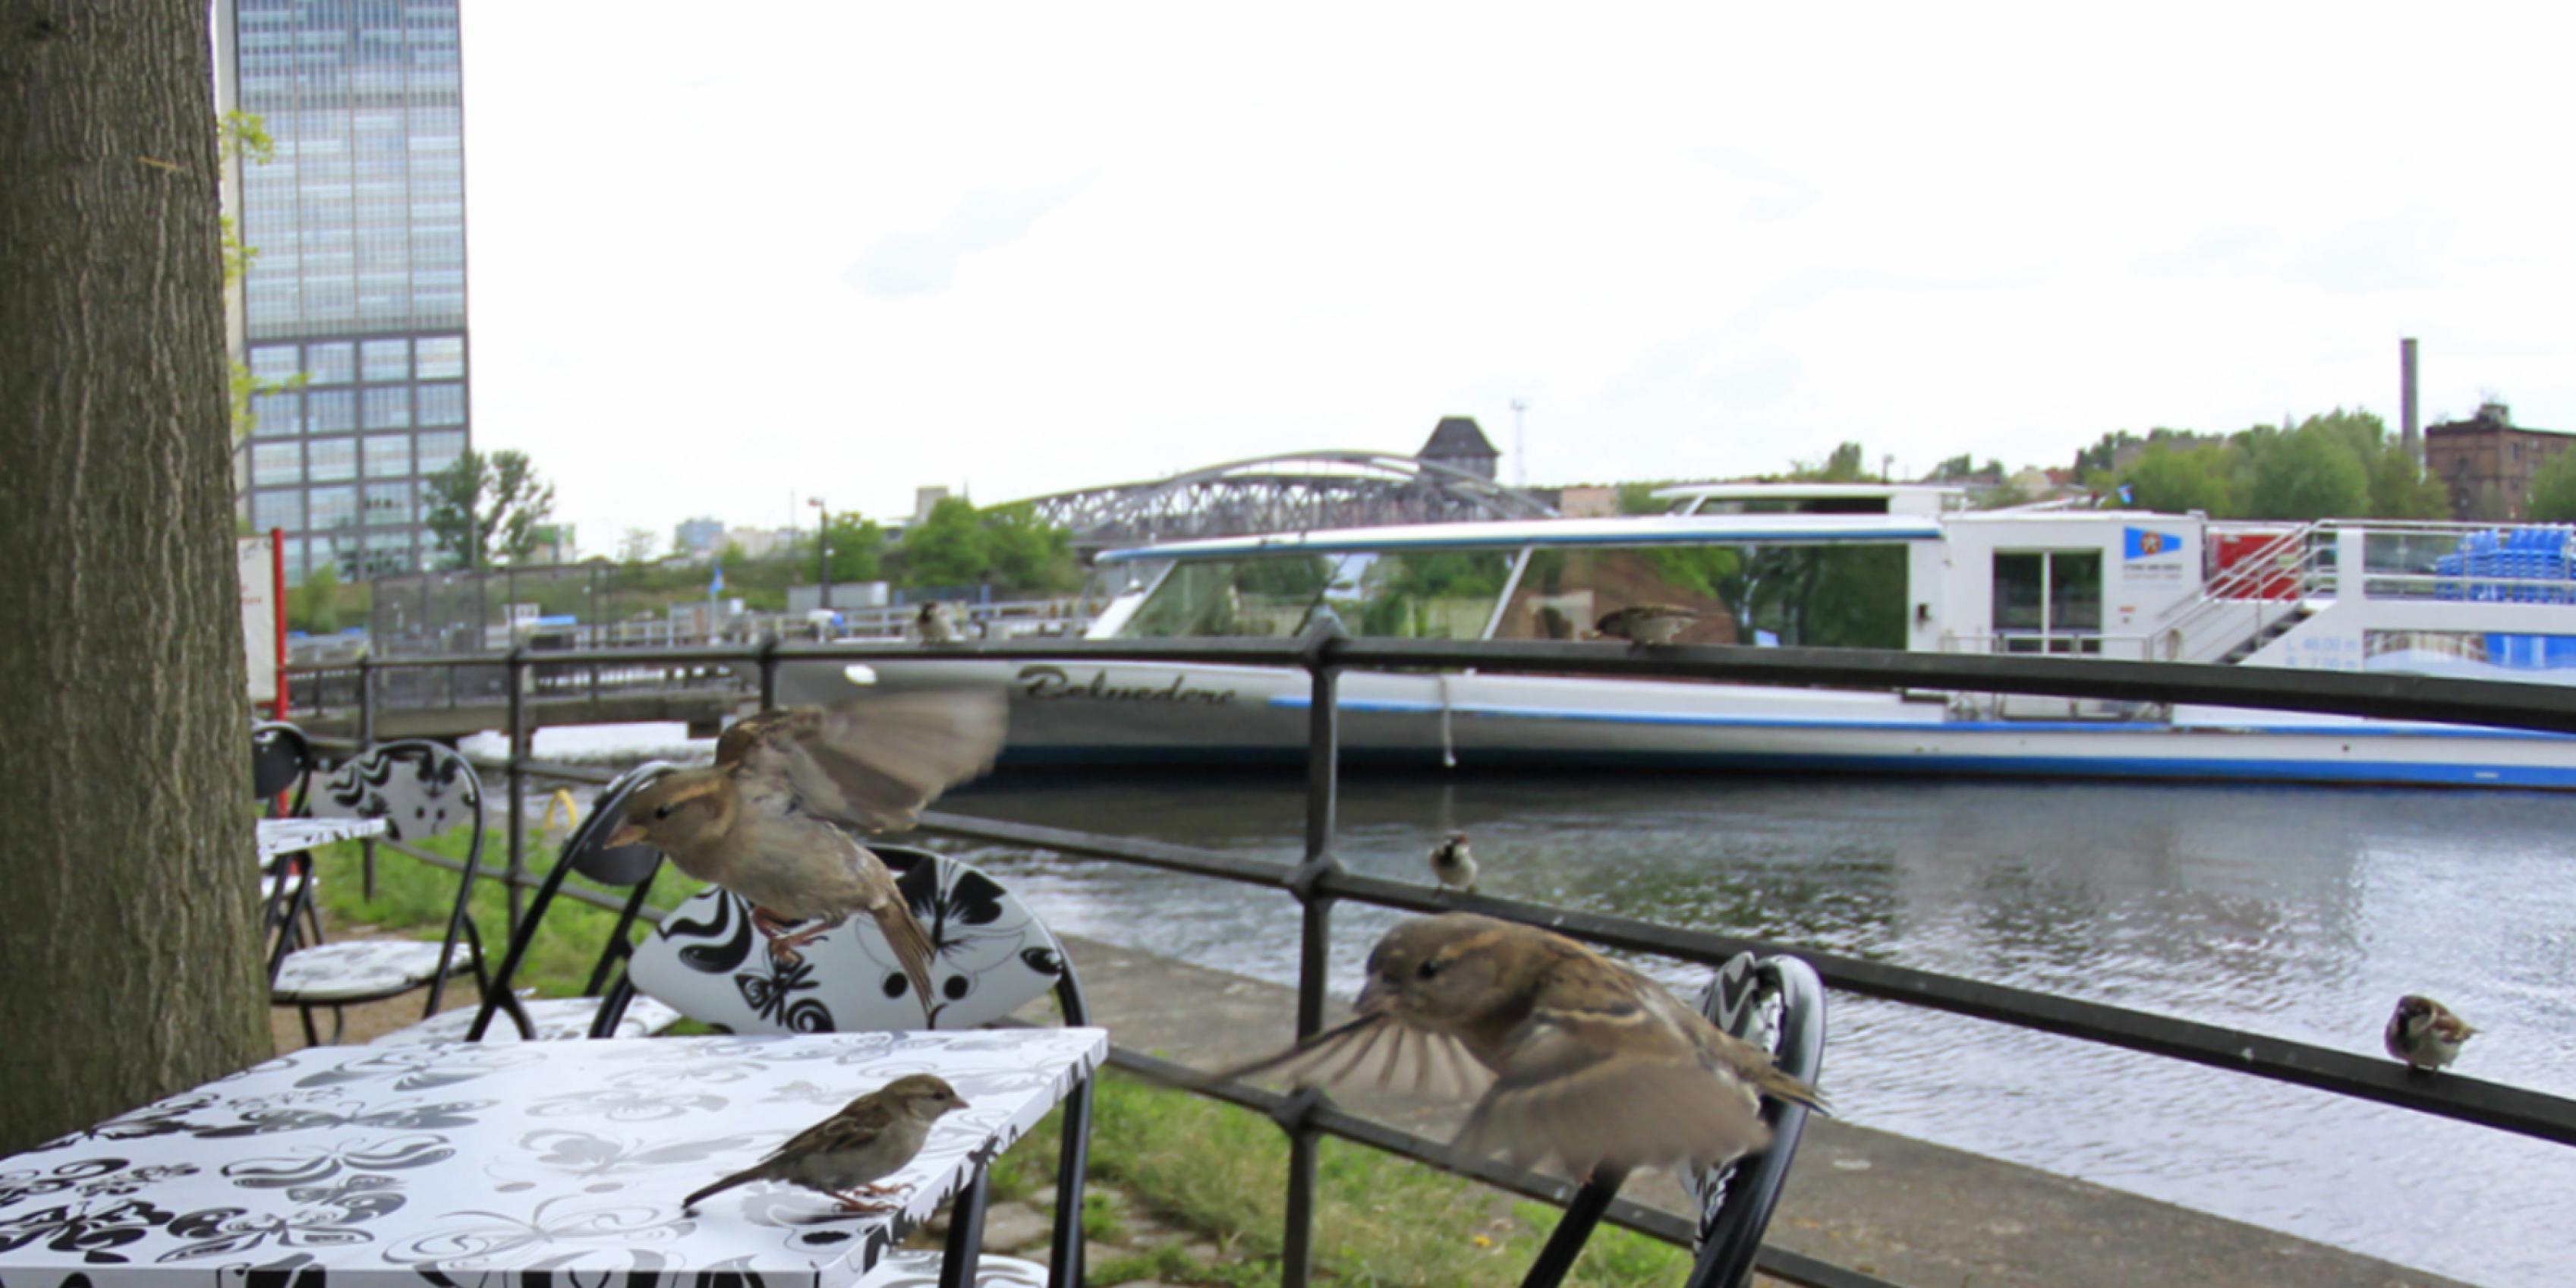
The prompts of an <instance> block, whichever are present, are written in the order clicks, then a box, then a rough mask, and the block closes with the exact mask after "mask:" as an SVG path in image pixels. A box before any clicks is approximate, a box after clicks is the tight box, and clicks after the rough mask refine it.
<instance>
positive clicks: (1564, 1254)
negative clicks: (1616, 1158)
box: [1521, 1172, 1628, 1288]
mask: <svg viewBox="0 0 2576 1288" xmlns="http://www.w3.org/2000/svg"><path fill="white" fill-rule="evenodd" d="M1627 1179H1628V1174H1627V1173H1626V1172H1607V1173H1602V1174H1599V1175H1597V1176H1596V1177H1595V1179H1593V1180H1591V1181H1589V1182H1586V1183H1585V1185H1584V1186H1583V1188H1582V1189H1579V1190H1576V1191H1575V1192H1574V1198H1573V1199H1572V1201H1570V1202H1568V1203H1567V1204H1566V1205H1565V1218H1564V1219H1563V1220H1561V1221H1558V1222H1557V1223H1556V1233H1554V1234H1551V1235H1549V1236H1548V1237H1547V1246H1546V1247H1544V1248H1541V1249H1539V1251H1538V1260H1536V1261H1533V1262H1531V1263H1530V1268H1529V1276H1528V1277H1527V1278H1525V1279H1523V1280H1521V1288H1556V1285H1558V1284H1561V1283H1563V1282H1565V1276H1566V1273H1567V1272H1568V1271H1570V1270H1572V1269H1574V1259H1575V1258H1576V1257H1579V1256H1581V1255H1583V1244H1584V1242H1585V1241H1586V1240H1588V1239H1590V1238H1591V1237H1592V1228H1593V1227H1594V1226H1597V1225H1599V1224H1601V1215H1602V1214H1603V1213H1605V1212H1607V1211H1609V1210H1610V1200H1612V1199H1614V1198H1617V1197H1618V1196H1619V1186H1620V1184H1621V1183H1623V1182H1625V1181H1626V1180H1627Z"/></svg>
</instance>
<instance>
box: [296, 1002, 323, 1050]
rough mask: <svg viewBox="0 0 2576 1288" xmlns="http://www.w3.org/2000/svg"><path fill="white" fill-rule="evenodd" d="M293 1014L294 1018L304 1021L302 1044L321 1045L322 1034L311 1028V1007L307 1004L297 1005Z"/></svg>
mask: <svg viewBox="0 0 2576 1288" xmlns="http://www.w3.org/2000/svg"><path fill="white" fill-rule="evenodd" d="M295 1015H296V1018H298V1019H301V1020H303V1021H304V1045H306V1046H320V1045H322V1035H321V1034H319V1033H317V1032H314V1030H313V1008H312V1007H309V1006H298V1007H296V1008H295Z"/></svg>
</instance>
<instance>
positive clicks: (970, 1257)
mask: <svg viewBox="0 0 2576 1288" xmlns="http://www.w3.org/2000/svg"><path fill="white" fill-rule="evenodd" d="M983 1253H984V1168H983V1167H982V1166H981V1165H978V1166H977V1167H976V1168H975V1175H974V1177H973V1179H971V1180H969V1181H967V1182H966V1184H965V1185H963V1186H961V1187H959V1189H958V1191H957V1197H955V1198H953V1199H951V1200H949V1206H948V1247H947V1249H946V1250H945V1251H944V1252H942V1253H941V1254H940V1256H939V1288H973V1285H974V1283H975V1261H976V1259H977V1258H978V1257H981V1256H982V1255H983Z"/></svg>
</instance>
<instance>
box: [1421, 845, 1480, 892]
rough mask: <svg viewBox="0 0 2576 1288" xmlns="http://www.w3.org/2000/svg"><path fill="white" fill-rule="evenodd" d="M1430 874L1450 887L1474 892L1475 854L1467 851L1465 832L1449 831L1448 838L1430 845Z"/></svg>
mask: <svg viewBox="0 0 2576 1288" xmlns="http://www.w3.org/2000/svg"><path fill="white" fill-rule="evenodd" d="M1431 876H1432V879H1433V880H1436V881H1438V882H1439V883H1440V884H1441V885H1443V886H1446V887H1448V888H1450V889H1453V890H1457V891H1460V892H1462V893H1465V894H1474V893H1475V892H1476V856H1475V855H1473V854H1471V853H1469V852H1468V851H1467V834H1466V833H1464V832H1451V833H1450V834H1449V839H1447V840H1445V841H1442V842H1441V843H1440V844H1438V845H1435V846H1432V847H1431Z"/></svg>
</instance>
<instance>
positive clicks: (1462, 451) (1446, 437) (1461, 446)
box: [1413, 416, 1503, 479]
mask: <svg viewBox="0 0 2576 1288" xmlns="http://www.w3.org/2000/svg"><path fill="white" fill-rule="evenodd" d="M1413 456H1414V459H1416V460H1423V461H1429V462H1431V463H1432V464H1435V465H1446V466H1448V467H1449V468H1451V469H1453V470H1464V471H1466V472H1467V473H1469V474H1473V475H1475V476H1477V477H1478V478H1486V479H1490V478H1492V477H1494V463H1495V462H1496V461H1499V460H1501V459H1503V454H1502V453H1501V452H1498V451H1495V450H1494V445H1493V443H1492V442H1491V441H1490V440H1488V439H1487V438H1486V437H1485V431H1484V430H1482V429H1479V428H1477V427H1476V418H1475V417H1473V416H1443V417H1441V418H1440V423H1439V424H1438V425H1435V426H1433V427H1432V429H1431V437H1430V438H1429V439H1428V440H1426V441H1424V443H1423V444H1422V450H1421V451H1418V452H1415V453H1414V454H1413Z"/></svg>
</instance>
